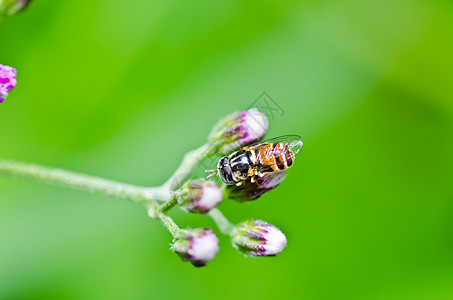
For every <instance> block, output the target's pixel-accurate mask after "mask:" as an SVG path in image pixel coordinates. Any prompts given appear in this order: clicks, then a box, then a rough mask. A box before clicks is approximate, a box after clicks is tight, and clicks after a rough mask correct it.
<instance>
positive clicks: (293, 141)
mask: <svg viewBox="0 0 453 300" xmlns="http://www.w3.org/2000/svg"><path fill="white" fill-rule="evenodd" d="M278 143H282V144H287V145H288V146H289V148H290V149H291V152H292V153H293V154H294V155H297V154H298V153H299V152H300V150H302V147H303V146H304V143H303V142H302V139H301V137H300V136H298V135H295V134H293V135H282V136H279V137H276V138H273V139H269V140H265V141H262V142H260V144H278Z"/></svg>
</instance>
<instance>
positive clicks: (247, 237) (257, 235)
mask: <svg viewBox="0 0 453 300" xmlns="http://www.w3.org/2000/svg"><path fill="white" fill-rule="evenodd" d="M232 243H233V246H234V247H235V248H237V249H238V250H240V251H242V252H244V253H245V254H247V255H250V256H274V255H277V254H279V253H280V252H282V251H283V249H284V248H285V247H286V243H287V241H286V236H285V235H284V234H283V232H281V230H280V229H278V228H277V227H275V226H274V225H271V224H269V223H266V222H264V221H261V220H253V219H251V220H247V221H244V222H241V223H239V224H238V225H236V227H235V228H234V230H233V232H232Z"/></svg>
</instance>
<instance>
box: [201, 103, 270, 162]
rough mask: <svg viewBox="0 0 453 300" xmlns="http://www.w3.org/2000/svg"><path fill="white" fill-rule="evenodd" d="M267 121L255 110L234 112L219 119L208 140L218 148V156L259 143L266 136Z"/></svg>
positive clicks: (263, 115) (264, 116)
mask: <svg viewBox="0 0 453 300" xmlns="http://www.w3.org/2000/svg"><path fill="white" fill-rule="evenodd" d="M268 127H269V121H268V120H267V117H266V115H265V114H263V113H262V112H260V111H259V110H258V109H257V108H252V109H249V110H244V111H241V112H235V113H233V114H230V115H228V116H226V117H225V118H223V119H221V120H220V121H219V122H218V123H217V124H216V125H215V126H214V128H213V129H212V131H211V133H210V134H209V138H208V140H209V141H210V142H211V143H214V144H215V145H219V146H218V153H219V154H224V155H226V154H228V153H229V152H231V151H233V150H235V149H237V148H239V147H242V146H245V145H248V144H251V143H255V142H257V141H259V140H260V139H261V138H263V136H264V135H265V134H266V132H267V129H268Z"/></svg>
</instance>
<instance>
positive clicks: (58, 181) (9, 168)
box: [0, 159, 179, 236]
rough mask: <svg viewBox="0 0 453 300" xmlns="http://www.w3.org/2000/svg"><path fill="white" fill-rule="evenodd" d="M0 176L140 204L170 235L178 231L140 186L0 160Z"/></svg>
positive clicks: (170, 219)
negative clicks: (63, 187)
mask: <svg viewBox="0 0 453 300" xmlns="http://www.w3.org/2000/svg"><path fill="white" fill-rule="evenodd" d="M3 174H4V175H11V176H17V177H21V178H28V179H35V180H38V181H40V182H44V183H48V184H54V185H59V186H65V187H70V188H73V189H78V190H82V191H87V192H92V193H99V194H102V195H106V196H113V197H117V198H122V199H127V200H131V201H133V202H137V203H141V204H143V205H144V206H145V207H146V208H147V210H148V214H149V215H150V216H151V217H153V218H159V219H160V220H161V221H162V223H163V224H164V225H165V227H166V228H167V229H168V230H169V231H170V233H171V234H172V235H173V236H175V235H176V234H177V233H178V231H179V228H178V226H177V225H176V224H175V222H174V221H173V220H172V218H170V217H169V216H167V215H165V214H164V213H162V212H161V211H160V209H159V206H158V205H157V204H156V202H155V201H154V199H150V198H149V197H146V196H145V195H144V193H143V190H144V188H143V187H140V186H135V185H130V184H125V183H122V182H117V181H112V180H108V179H104V178H100V177H96V176H89V175H85V174H80V173H76V172H71V171H66V170H62V169H56V168H50V167H45V166H39V165H36V164H30V163H24V162H16V161H10V160H4V159H0V175H3ZM155 192H156V193H157V191H155Z"/></svg>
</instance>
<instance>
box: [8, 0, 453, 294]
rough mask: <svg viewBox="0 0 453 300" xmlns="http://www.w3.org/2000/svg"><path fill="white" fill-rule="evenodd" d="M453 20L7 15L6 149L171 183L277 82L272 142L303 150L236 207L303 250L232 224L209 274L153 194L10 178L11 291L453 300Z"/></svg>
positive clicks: (369, 8) (142, 6) (273, 11)
mask: <svg viewBox="0 0 453 300" xmlns="http://www.w3.org/2000/svg"><path fill="white" fill-rule="evenodd" d="M452 30H453V3H452V2H451V1H447V0H445V1H443V0H431V1H422V0H420V1H409V0H407V1H405V0H402V1H394V0H392V1H390V0H383V1H357V0H355V1H354V0H346V1H333V0H330V1H329V0H324V1H322V0H321V1H319V0H318V1H276V0H262V1H243V0H229V1H196V2H194V1H184V0H166V1H164V0H157V1H149V0H128V1H124V0H121V1H120V0H100V1H93V0H66V1H57V0H53V1H50V0H48V1H45V0H34V1H33V2H32V4H31V5H30V7H29V9H28V10H27V11H26V12H24V13H23V14H21V15H19V16H16V17H14V18H9V19H7V20H4V21H3V22H2V23H1V24H0V63H2V64H7V65H11V66H14V67H16V68H17V70H18V85H17V87H16V89H14V90H13V91H12V92H11V94H10V96H9V98H8V99H7V100H6V101H5V102H4V103H2V104H1V105H0V121H1V129H0V157H3V158H9V159H17V160H25V161H32V162H36V163H41V164H46V165H52V166H57V167H62V168H68V169H72V170H76V171H79V172H85V173H89V174H94V175H99V176H104V177H106V178H110V179H115V180H120V181H124V182H129V183H134V184H139V185H157V184H161V183H163V182H164V181H165V179H166V178H168V176H169V175H170V174H171V173H172V172H173V171H174V169H175V168H176V167H177V165H178V164H179V162H180V161H181V158H182V156H183V154H184V153H185V152H187V151H188V150H191V149H193V148H196V147H198V146H199V145H201V144H202V143H204V142H205V139H206V136H207V134H208V132H209V130H210V128H211V126H212V125H213V124H214V123H215V122H216V121H217V119H218V118H219V117H221V116H223V115H226V114H228V113H231V112H233V111H237V110H241V109H246V108H247V107H249V106H250V105H251V104H252V103H253V102H254V101H255V100H256V99H257V98H258V96H259V95H261V93H263V92H264V91H265V92H267V93H268V94H269V95H270V96H271V97H272V98H273V99H274V100H275V101H276V102H277V103H278V105H280V106H281V108H282V109H283V110H284V114H283V116H281V115H280V114H278V115H275V116H274V117H273V118H272V120H271V122H270V123H271V124H270V130H269V133H268V136H269V137H273V136H278V135H282V134H300V135H301V136H302V137H303V141H304V143H305V148H304V150H303V151H302V152H301V154H300V155H299V156H298V159H297V161H296V164H295V165H294V167H293V168H292V169H291V170H290V172H289V176H288V178H287V179H286V180H285V181H284V183H283V184H282V185H281V186H280V187H279V188H278V189H276V190H275V191H272V192H271V193H269V194H266V195H265V196H263V197H262V198H261V199H259V200H258V201H256V202H252V203H246V204H238V203H234V202H231V201H224V202H223V203H222V204H221V206H220V208H221V209H222V211H224V213H225V214H226V215H227V216H228V217H229V218H230V219H231V220H232V221H234V222H239V221H241V220H244V219H246V218H250V217H254V218H260V219H264V220H266V221H268V222H270V223H272V224H275V225H277V226H278V227H280V228H281V229H282V230H283V231H284V232H285V233H286V235H287V237H288V247H287V248H286V250H285V251H284V252H283V253H282V254H281V255H280V256H277V257H274V258H262V259H253V258H245V257H243V256H242V255H241V254H239V253H238V252H237V251H236V250H235V249H233V248H232V247H231V246H230V243H229V240H228V239H227V238H226V237H224V236H221V235H220V234H218V235H219V237H220V246H221V251H220V252H219V254H218V256H217V258H216V259H215V260H214V261H213V262H211V263H210V264H209V265H208V266H207V267H205V268H199V269H196V268H194V267H192V265H190V264H189V263H182V262H181V261H180V259H179V257H177V255H175V254H173V253H171V252H170V251H168V248H169V243H170V242H171V236H170V234H169V233H168V232H167V231H166V230H165V229H164V228H163V227H162V226H161V224H159V222H157V221H153V220H151V219H149V218H148V217H147V216H146V213H145V211H144V209H143V208H142V207H140V206H139V205H136V204H133V203H130V202H127V201H123V200H117V199H111V198H107V197H103V196H98V195H91V194H87V193H84V192H79V191H73V190H68V189H63V188H59V187H53V186H46V185H42V184H38V183H35V182H31V181H20V180H14V179H9V178H4V177H0V299H2V300H3V299H167V298H168V299H171V298H175V299H179V298H181V299H233V298H239V299H246V298H247V299H288V298H298V299H452V298H453V230H452V226H453V203H452V200H453V188H452V180H453V171H452V170H453V155H452V154H453V139H452V138H453V134H452V133H453V131H452V130H453V122H452V121H453V85H452V79H453V71H452V70H453V59H452V57H451V56H452V53H453V34H452ZM171 215H172V216H173V217H174V218H175V220H176V221H177V223H178V224H180V225H181V226H183V227H185V226H208V227H214V224H213V222H212V221H211V220H210V219H209V218H207V217H203V216H195V215H189V214H185V213H182V212H180V211H177V210H175V211H172V212H171ZM215 230H216V232H217V233H218V231H217V229H215Z"/></svg>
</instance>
